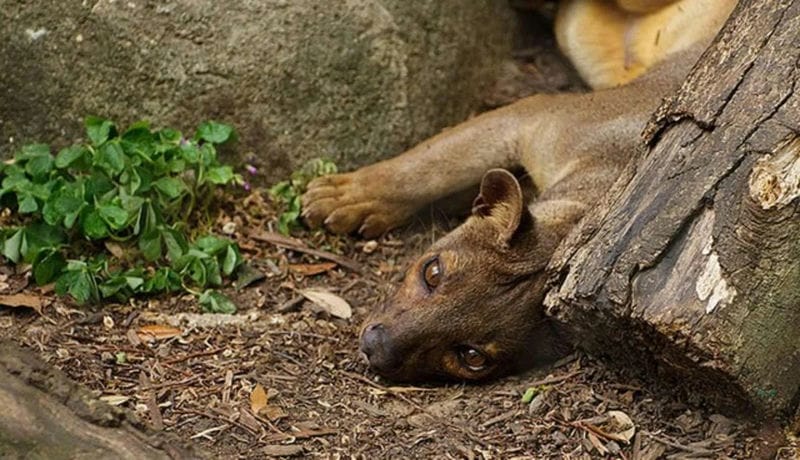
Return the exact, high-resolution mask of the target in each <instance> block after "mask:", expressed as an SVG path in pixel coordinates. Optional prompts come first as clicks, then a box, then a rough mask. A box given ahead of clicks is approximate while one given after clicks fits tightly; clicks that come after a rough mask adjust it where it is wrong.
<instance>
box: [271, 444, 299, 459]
mask: <svg viewBox="0 0 800 460" xmlns="http://www.w3.org/2000/svg"><path fill="white" fill-rule="evenodd" d="M303 451H304V449H303V446H299V445H283V444H270V445H268V446H264V449H263V450H262V452H264V455H266V456H267V457H293V456H295V455H300V454H302V453H303Z"/></svg>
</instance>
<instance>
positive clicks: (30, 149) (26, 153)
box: [15, 144, 50, 161]
mask: <svg viewBox="0 0 800 460" xmlns="http://www.w3.org/2000/svg"><path fill="white" fill-rule="evenodd" d="M48 155H50V146H49V145H47V144H28V145H25V146H23V147H22V149H21V150H20V152H19V153H18V154H17V155H15V158H16V160H17V161H27V160H31V159H33V158H39V157H46V156H48Z"/></svg>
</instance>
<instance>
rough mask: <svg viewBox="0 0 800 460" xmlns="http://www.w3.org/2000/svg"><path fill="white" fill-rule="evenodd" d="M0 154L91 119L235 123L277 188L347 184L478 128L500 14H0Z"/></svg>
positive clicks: (466, 3)
mask: <svg viewBox="0 0 800 460" xmlns="http://www.w3.org/2000/svg"><path fill="white" fill-rule="evenodd" d="M0 21H1V22H2V23H1V24H0V136H2V137H1V138H0V139H2V143H0V153H2V154H4V155H8V153H9V151H12V150H14V149H16V148H17V147H18V146H19V145H20V144H22V143H25V142H30V141H34V140H41V141H45V142H50V143H54V144H55V145H63V144H66V143H70V142H72V141H74V140H76V139H77V138H78V137H80V136H82V132H83V131H82V130H83V128H82V122H81V120H82V118H83V117H84V116H85V115H87V114H94V115H100V116H106V117H109V118H113V119H114V120H117V121H118V122H119V123H120V124H127V123H130V122H133V121H136V120H138V119H148V120H151V121H152V122H153V123H154V124H157V125H170V126H176V127H179V128H181V129H184V130H190V129H192V128H193V127H194V126H196V124H197V123H198V122H199V121H202V120H205V119H209V118H211V119H216V120H219V121H225V122H229V123H232V124H234V125H235V126H236V128H237V130H238V131H239V134H240V143H239V149H238V151H240V152H242V153H245V154H247V153H248V152H252V155H250V158H247V160H248V161H251V160H252V159H253V158H255V159H256V162H257V163H260V165H261V166H262V170H264V171H265V173H266V175H267V178H268V179H275V178H278V177H282V176H284V175H286V174H287V173H288V172H289V171H290V170H292V169H294V168H296V167H297V166H298V165H299V164H302V163H303V162H304V161H305V160H307V159H309V158H314V157H319V156H327V157H329V158H331V159H333V160H335V161H336V162H337V163H338V164H339V165H340V167H342V168H345V169H348V168H352V167H354V166H356V165H359V164H364V163H367V162H372V161H375V160H377V159H380V158H382V157H386V156H389V155H393V154H396V153H399V152H401V151H403V150H404V149H406V148H408V147H409V146H411V145H413V144H414V143H416V142H418V141H419V140H421V139H423V138H424V137H426V136H429V135H431V134H433V133H435V132H437V131H439V130H440V129H441V128H443V127H445V126H448V125H451V124H453V123H456V122H458V121H460V120H462V119H464V118H465V117H467V116H468V115H469V113H470V112H471V111H472V110H474V109H475V108H476V106H477V104H478V103H479V100H480V97H481V96H482V95H483V94H484V92H485V89H486V88H487V87H488V86H489V85H490V84H491V83H492V82H493V81H494V79H495V74H496V72H497V69H498V67H499V66H498V64H499V62H500V59H502V58H503V57H504V56H507V53H508V50H509V48H510V45H511V38H512V37H511V35H512V31H513V29H514V19H513V16H512V13H511V12H510V10H509V8H508V6H507V4H506V2H505V1H503V0H417V1H413V2H411V1H408V0H328V1H324V2H321V1H319V0H294V1H290V0H260V1H259V0H250V1H246V0H239V1H229V2H221V1H214V0H175V1H145V0H130V1H125V0H116V1H115V0H95V1H86V0H66V1H37V2H19V1H17V0H0Z"/></svg>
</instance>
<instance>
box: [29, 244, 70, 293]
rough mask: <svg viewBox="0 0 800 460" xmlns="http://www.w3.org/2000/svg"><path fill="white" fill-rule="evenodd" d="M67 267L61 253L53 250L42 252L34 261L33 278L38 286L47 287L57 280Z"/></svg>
mask: <svg viewBox="0 0 800 460" xmlns="http://www.w3.org/2000/svg"><path fill="white" fill-rule="evenodd" d="M66 266H67V262H66V261H65V260H64V256H63V255H61V253H60V252H58V251H57V250H55V249H53V248H51V249H45V250H42V251H40V252H39V254H38V255H37V256H36V260H34V261H33V278H34V279H35V280H36V284H37V285H39V286H42V285H45V284H47V283H49V282H51V281H53V280H55V279H56V278H57V277H58V276H59V275H60V274H61V271H62V270H63V269H64V267H66Z"/></svg>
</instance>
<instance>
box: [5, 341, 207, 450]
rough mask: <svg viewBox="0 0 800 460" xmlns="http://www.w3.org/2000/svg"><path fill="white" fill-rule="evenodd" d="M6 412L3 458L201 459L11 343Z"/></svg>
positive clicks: (7, 344) (7, 350) (7, 353)
mask: <svg viewBox="0 0 800 460" xmlns="http://www.w3.org/2000/svg"><path fill="white" fill-rule="evenodd" d="M0 407H2V408H3V410H2V411H0V458H8V459H15V458H53V459H58V458H81V459H84V458H85V459H94V458H119V459H143V458H147V459H161V458H164V459H166V458H173V459H175V458H178V459H183V458H197V455H196V454H194V453H192V452H191V451H189V450H185V449H182V448H180V447H177V445H178V443H176V442H174V440H171V439H165V438H167V437H166V436H164V435H163V434H162V435H159V436H158V439H155V438H153V437H151V436H149V435H147V434H146V433H145V432H144V431H143V429H142V427H141V426H140V425H139V424H138V423H137V422H136V421H135V420H132V419H131V418H130V417H129V416H128V415H127V413H126V412H123V411H122V410H119V409H116V408H113V407H111V406H108V405H106V404H105V403H102V402H100V401H98V400H97V399H95V398H94V397H93V396H92V395H91V393H90V392H89V391H88V390H86V389H85V388H82V387H80V386H79V385H78V384H76V383H74V382H72V381H70V380H69V379H68V378H67V377H66V376H65V375H64V374H63V373H61V372H60V371H58V370H55V369H53V368H52V367H50V366H48V365H46V364H45V363H43V362H41V361H40V360H39V359H38V358H36V357H35V356H34V355H33V353H31V352H28V351H24V350H21V349H19V348H17V347H16V346H15V345H13V344H11V343H10V342H4V343H0Z"/></svg>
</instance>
